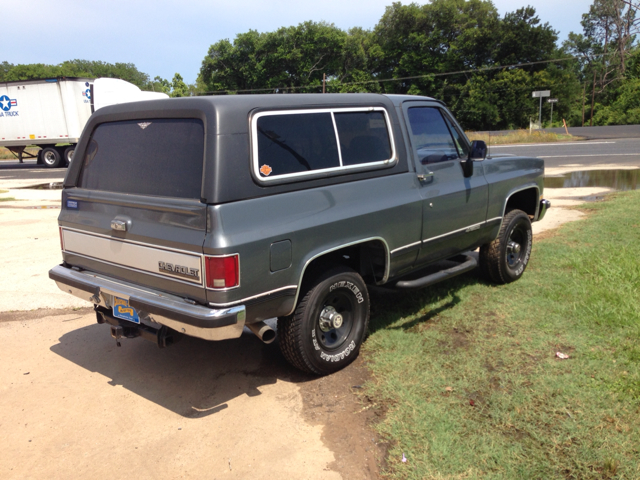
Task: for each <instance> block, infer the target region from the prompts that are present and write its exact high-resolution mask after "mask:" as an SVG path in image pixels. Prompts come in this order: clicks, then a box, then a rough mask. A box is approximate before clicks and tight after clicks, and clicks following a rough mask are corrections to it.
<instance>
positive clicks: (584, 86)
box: [582, 82, 587, 127]
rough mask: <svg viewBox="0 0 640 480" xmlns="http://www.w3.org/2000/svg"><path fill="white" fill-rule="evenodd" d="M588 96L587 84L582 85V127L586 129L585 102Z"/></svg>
mask: <svg viewBox="0 0 640 480" xmlns="http://www.w3.org/2000/svg"><path fill="white" fill-rule="evenodd" d="M586 95H587V82H585V83H583V84H582V126H583V127H584V101H585V97H586Z"/></svg>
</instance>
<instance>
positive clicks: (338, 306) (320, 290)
mask: <svg viewBox="0 0 640 480" xmlns="http://www.w3.org/2000/svg"><path fill="white" fill-rule="evenodd" d="M331 308H334V309H335V311H336V312H337V313H338V314H339V315H340V318H341V319H342V324H341V326H340V327H339V328H334V327H335V323H331V325H332V327H330V328H329V327H328V326H327V324H326V315H327V313H326V312H330V311H331ZM323 313H324V314H325V315H324V317H322V318H325V323H324V324H323V323H322V320H321V316H322V314H323ZM368 325H369V293H368V292H367V287H366V284H365V283H364V281H363V280H362V277H361V276H360V275H359V274H358V273H356V272H355V271H353V270H352V269H350V268H348V267H343V266H339V267H335V268H333V269H331V270H330V271H327V272H326V273H324V274H322V275H320V276H319V277H318V278H317V279H316V280H315V281H313V282H312V283H311V284H310V286H309V287H308V288H307V289H306V291H305V292H304V296H303V297H302V300H300V301H299V303H298V305H297V307H296V310H295V312H294V313H293V314H292V315H290V316H288V317H280V318H278V339H279V343H280V350H281V351H282V355H283V356H284V357H285V358H286V359H287V361H288V362H289V363H291V365H293V366H294V367H296V368H297V369H299V370H302V371H303V372H308V373H315V374H317V375H328V374H330V373H333V372H336V371H338V370H341V369H343V368H344V367H346V366H347V365H349V364H350V363H351V362H353V360H355V358H356V357H357V356H358V353H359V351H360V346H361V345H362V342H363V341H364V338H365V335H366V333H367V327H368ZM323 328H324V330H323Z"/></svg>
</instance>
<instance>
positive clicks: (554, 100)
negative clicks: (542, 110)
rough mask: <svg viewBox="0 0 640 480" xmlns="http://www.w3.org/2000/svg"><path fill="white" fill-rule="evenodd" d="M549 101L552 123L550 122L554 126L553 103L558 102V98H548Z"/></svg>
mask: <svg viewBox="0 0 640 480" xmlns="http://www.w3.org/2000/svg"><path fill="white" fill-rule="evenodd" d="M547 103H550V104H551V124H550V127H551V128H553V104H554V103H558V99H557V98H548V99H547Z"/></svg>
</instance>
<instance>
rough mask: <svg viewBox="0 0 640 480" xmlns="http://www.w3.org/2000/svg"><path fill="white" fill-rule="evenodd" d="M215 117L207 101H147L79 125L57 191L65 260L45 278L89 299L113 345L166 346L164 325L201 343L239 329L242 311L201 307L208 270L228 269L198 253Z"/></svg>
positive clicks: (103, 111) (110, 109)
mask: <svg viewBox="0 0 640 480" xmlns="http://www.w3.org/2000/svg"><path fill="white" fill-rule="evenodd" d="M213 118H214V115H213V109H212V108H211V104H210V102H205V101H195V102H194V101H188V100H187V99H185V100H183V101H180V100H178V101H159V102H155V101H151V102H145V103H132V104H129V105H119V106H114V107H106V108H103V109H101V110H100V111H99V112H97V113H96V114H95V115H93V116H92V117H91V119H90V121H89V122H88V124H87V126H86V127H85V132H84V134H83V136H82V139H81V141H80V143H79V144H78V148H77V150H76V158H77V159H78V161H75V162H73V163H72V165H71V167H70V169H69V171H68V173H67V177H66V178H65V182H64V190H63V192H62V210H61V213H60V216H59V228H60V241H61V248H62V255H63V260H64V262H63V264H62V265H59V266H57V267H55V268H53V269H52V270H51V271H50V277H51V278H52V279H53V280H55V281H56V283H57V284H58V286H59V288H61V289H62V290H63V291H66V292H68V293H71V294H73V295H75V296H78V297H80V298H83V299H85V300H87V301H89V302H92V303H93V304H94V305H95V306H96V310H97V312H98V320H99V321H105V322H108V323H110V324H112V334H113V335H114V336H115V337H116V339H118V338H119V337H120V336H147V337H149V336H151V337H153V338H155V339H156V340H157V341H158V343H159V344H161V345H163V344H164V343H166V341H167V338H166V337H167V332H168V331H169V330H168V328H169V329H173V330H176V331H179V332H183V333H186V334H188V335H192V336H196V337H200V338H205V339H208V340H220V339H226V338H236V337H239V336H240V334H241V333H242V328H243V326H244V322H245V310H244V307H243V306H236V307H232V308H220V309H212V308H209V307H207V306H206V303H207V292H206V290H207V275H206V270H207V267H208V268H209V269H210V270H209V271H210V273H211V275H213V274H217V275H218V276H220V274H219V270H220V266H222V267H223V268H224V267H225V265H229V264H230V263H231V264H232V263H233V262H230V261H229V260H225V259H224V258H225V257H221V258H218V257H216V256H211V257H207V256H205V255H204V253H203V243H204V241H205V236H206V233H207V204H206V201H204V199H203V198H202V185H203V177H204V169H205V164H206V162H205V158H206V152H205V150H207V149H214V148H215V134H214V133H215V132H213V130H214V129H215V121H214V120H213ZM207 137H208V141H207ZM231 267H232V268H236V275H237V265H231ZM223 273H224V272H223ZM226 273H227V276H230V275H231V274H232V272H230V271H229V272H226ZM208 280H209V283H210V284H211V285H213V283H214V282H218V283H219V282H220V279H219V278H213V277H211V276H210V278H209V279H208ZM227 280H228V281H233V278H227V279H225V278H223V279H222V281H227ZM131 322H133V324H132V323H131ZM134 324H137V325H138V326H137V327H136V325H134ZM167 327H168V328H167Z"/></svg>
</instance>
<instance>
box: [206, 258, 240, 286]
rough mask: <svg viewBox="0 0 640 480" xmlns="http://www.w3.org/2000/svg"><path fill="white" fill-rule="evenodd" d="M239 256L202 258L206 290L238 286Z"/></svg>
mask: <svg viewBox="0 0 640 480" xmlns="http://www.w3.org/2000/svg"><path fill="white" fill-rule="evenodd" d="M239 265H240V256H239V255H238V254H235V255H227V256H224V257H204V268H205V274H206V278H207V288H231V287H237V286H238V285H240V270H239Z"/></svg>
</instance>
